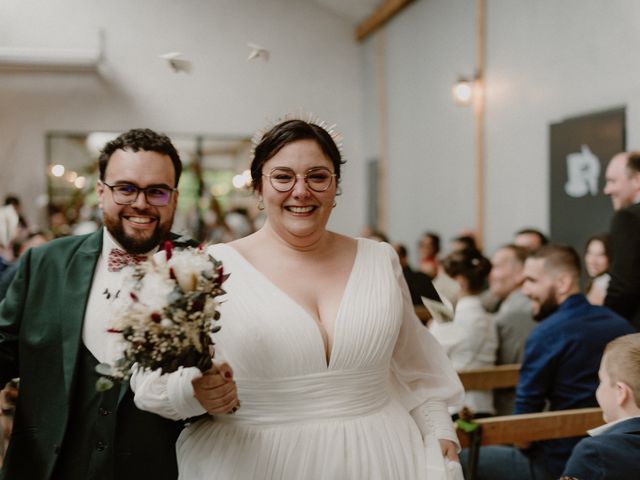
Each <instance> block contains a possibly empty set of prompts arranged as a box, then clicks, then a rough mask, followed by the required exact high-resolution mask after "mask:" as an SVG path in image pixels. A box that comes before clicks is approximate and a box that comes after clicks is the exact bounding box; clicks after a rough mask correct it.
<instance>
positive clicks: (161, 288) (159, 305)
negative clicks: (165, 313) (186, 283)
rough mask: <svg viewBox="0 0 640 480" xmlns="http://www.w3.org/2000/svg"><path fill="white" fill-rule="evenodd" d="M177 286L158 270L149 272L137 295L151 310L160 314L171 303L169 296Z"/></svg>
mask: <svg viewBox="0 0 640 480" xmlns="http://www.w3.org/2000/svg"><path fill="white" fill-rule="evenodd" d="M174 286H175V284H174V283H173V281H172V280H171V278H169V277H168V276H165V275H163V273H162V272H158V271H156V270H149V271H147V273H146V274H145V276H144V278H143V279H142V286H141V288H140V290H139V292H138V293H137V295H138V300H139V301H140V302H141V303H143V304H144V305H146V306H148V307H149V309H150V310H153V311H157V312H160V311H162V309H163V308H164V307H166V306H167V304H168V303H169V294H170V293H171V292H173V289H174Z"/></svg>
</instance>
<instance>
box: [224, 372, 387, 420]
mask: <svg viewBox="0 0 640 480" xmlns="http://www.w3.org/2000/svg"><path fill="white" fill-rule="evenodd" d="M387 373H388V369H386V368H376V369H366V370H362V369H359V370H337V371H331V370H329V371H326V372H319V373H314V374H309V375H303V376H298V377H283V378H273V379H266V380H265V379H256V378H251V379H249V378H247V379H242V378H239V379H237V386H238V398H239V399H240V403H241V407H240V409H239V410H238V411H237V412H236V413H235V414H233V415H221V416H216V421H220V422H223V423H240V424H253V425H256V424H257V425H272V424H283V423H297V422H307V421H314V420H330V419H334V418H345V417H355V416H362V415H368V414H372V413H375V412H376V411H378V410H380V409H381V408H382V407H383V406H384V405H386V404H387V402H388V401H389V392H388V387H387Z"/></svg>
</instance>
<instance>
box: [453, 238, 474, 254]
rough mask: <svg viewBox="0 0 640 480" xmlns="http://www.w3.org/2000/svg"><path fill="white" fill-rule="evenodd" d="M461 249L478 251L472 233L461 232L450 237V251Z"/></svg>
mask: <svg viewBox="0 0 640 480" xmlns="http://www.w3.org/2000/svg"><path fill="white" fill-rule="evenodd" d="M463 250H472V251H480V248H478V244H477V243H476V239H475V237H474V236H473V235H471V234H463V235H458V236H457V237H454V238H452V239H451V244H450V245H449V252H450V253H455V252H461V251H463Z"/></svg>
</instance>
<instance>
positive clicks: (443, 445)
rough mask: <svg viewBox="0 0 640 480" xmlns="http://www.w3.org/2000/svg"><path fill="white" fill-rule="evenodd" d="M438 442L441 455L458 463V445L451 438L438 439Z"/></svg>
mask: <svg viewBox="0 0 640 480" xmlns="http://www.w3.org/2000/svg"><path fill="white" fill-rule="evenodd" d="M438 442H440V450H442V456H443V457H447V458H448V459H449V460H451V461H454V462H458V463H460V457H459V456H458V447H457V445H456V444H455V443H453V442H452V441H451V440H443V439H438Z"/></svg>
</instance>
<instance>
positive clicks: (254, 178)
mask: <svg viewBox="0 0 640 480" xmlns="http://www.w3.org/2000/svg"><path fill="white" fill-rule="evenodd" d="M299 140H313V141H314V142H316V143H317V144H318V146H319V147H320V148H321V149H322V152H323V153H324V154H325V155H326V156H327V157H328V158H329V160H331V163H332V164H333V170H334V173H335V174H336V184H339V183H340V165H342V164H343V163H344V161H343V160H342V155H341V154H340V149H339V148H338V146H337V145H336V142H335V141H334V140H333V138H332V137H331V134H329V132H327V131H326V130H325V129H324V128H322V127H321V126H319V125H316V124H315V123H310V122H305V121H304V120H286V121H284V122H281V123H279V124H277V125H276V126H274V127H273V128H271V129H270V130H269V131H267V132H266V133H265V134H264V135H263V136H262V138H261V139H260V143H258V145H256V148H255V151H254V154H253V160H252V161H251V184H252V186H253V190H254V191H258V192H259V191H261V190H262V167H263V166H264V164H265V163H266V162H267V161H268V160H270V159H271V158H272V157H273V156H274V155H276V154H277V153H278V152H279V151H280V150H281V149H282V148H283V147H284V146H286V145H288V144H290V143H293V142H297V141H299Z"/></svg>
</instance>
